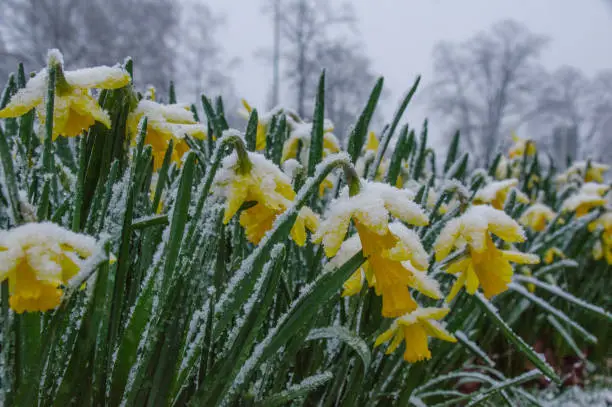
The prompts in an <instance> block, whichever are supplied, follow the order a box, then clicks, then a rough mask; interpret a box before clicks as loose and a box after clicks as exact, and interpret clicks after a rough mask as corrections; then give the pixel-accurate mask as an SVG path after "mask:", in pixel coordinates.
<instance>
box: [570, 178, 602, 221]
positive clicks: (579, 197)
mask: <svg viewBox="0 0 612 407" xmlns="http://www.w3.org/2000/svg"><path fill="white" fill-rule="evenodd" d="M609 190H610V187H609V186H608V185H604V184H597V183H595V182H587V183H586V184H584V185H583V186H582V187H581V188H580V190H579V191H578V193H576V194H574V195H572V196H570V197H569V198H567V199H566V200H565V201H563V205H561V211H563V212H574V211H575V212H576V217H577V218H579V217H581V216H584V215H586V214H587V213H589V211H590V210H591V209H593V208H598V207H602V206H605V205H606V199H605V198H603V196H604V195H605V194H606V193H607V192H608V191H609Z"/></svg>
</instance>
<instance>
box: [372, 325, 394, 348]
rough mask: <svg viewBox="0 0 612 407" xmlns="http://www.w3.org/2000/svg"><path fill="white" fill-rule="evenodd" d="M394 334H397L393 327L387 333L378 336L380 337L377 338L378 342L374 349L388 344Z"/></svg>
mask: <svg viewBox="0 0 612 407" xmlns="http://www.w3.org/2000/svg"><path fill="white" fill-rule="evenodd" d="M394 332H395V329H393V327H391V328H390V329H387V330H386V331H385V332H383V333H381V334H380V335H378V337H377V338H376V342H374V347H375V348H376V347H378V346H380V345H381V344H383V343H385V342H388V341H389V340H390V339H391V337H393V333H394Z"/></svg>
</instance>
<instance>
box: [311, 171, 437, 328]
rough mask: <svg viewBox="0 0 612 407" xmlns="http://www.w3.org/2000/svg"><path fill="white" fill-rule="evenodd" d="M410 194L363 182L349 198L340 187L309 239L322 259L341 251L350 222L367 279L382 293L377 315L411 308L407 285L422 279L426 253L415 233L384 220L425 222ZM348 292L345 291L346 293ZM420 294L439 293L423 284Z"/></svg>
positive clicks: (388, 186) (426, 263)
mask: <svg viewBox="0 0 612 407" xmlns="http://www.w3.org/2000/svg"><path fill="white" fill-rule="evenodd" d="M412 197H413V194H412V193H411V192H410V191H408V190H401V189H397V188H395V187H392V186H390V185H387V184H381V183H377V182H365V183H363V184H362V185H361V187H360V188H359V191H358V192H357V193H355V194H353V195H352V196H349V194H348V192H347V191H345V192H344V193H343V195H342V196H341V197H340V198H339V199H337V200H336V201H334V202H332V204H331V205H330V208H329V209H328V211H327V212H326V214H325V220H324V221H323V222H321V226H320V227H319V229H318V230H317V233H316V234H315V236H314V239H313V240H314V241H315V242H321V243H322V244H323V248H324V250H325V254H326V255H327V257H333V256H335V255H336V254H337V253H338V251H339V250H340V249H341V246H342V243H343V241H344V237H345V236H346V233H347V231H348V228H349V225H350V223H351V220H352V221H353V224H354V226H355V228H356V229H357V233H358V236H359V241H360V243H361V249H362V250H363V254H364V256H365V257H366V258H367V260H368V261H367V267H368V268H369V270H371V274H372V276H373V277H372V278H371V279H370V282H371V284H373V285H374V287H375V289H376V293H377V294H378V295H382V300H383V309H382V314H383V316H386V317H397V316H400V315H403V314H404V313H406V312H408V311H411V310H414V309H415V308H416V303H415V302H414V300H413V299H412V297H411V295H410V292H409V290H408V287H409V286H413V287H415V288H417V289H419V290H421V288H423V287H421V286H420V283H419V280H420V279H421V277H423V278H426V276H424V273H425V270H426V269H427V266H428V262H427V254H426V252H425V250H424V249H423V248H422V246H421V243H420V240H419V238H418V236H417V235H416V234H415V233H414V232H413V231H411V230H409V229H407V228H406V227H405V226H404V225H403V224H400V223H391V222H390V221H389V216H390V215H392V216H394V217H395V218H396V219H398V220H400V221H403V222H406V223H408V224H411V225H417V226H424V225H426V224H427V223H428V218H427V215H425V213H424V211H423V210H422V209H421V207H420V206H419V205H417V204H416V203H415V202H414V201H412ZM421 273H423V274H421ZM366 274H367V273H366ZM354 279H355V280H356V279H357V277H354ZM353 281H354V280H353ZM432 284H433V283H432ZM354 291H355V290H351V289H347V292H354ZM422 292H423V293H424V294H426V295H430V296H432V297H439V290H437V286H436V287H433V288H431V289H430V290H428V289H427V288H423V290H422Z"/></svg>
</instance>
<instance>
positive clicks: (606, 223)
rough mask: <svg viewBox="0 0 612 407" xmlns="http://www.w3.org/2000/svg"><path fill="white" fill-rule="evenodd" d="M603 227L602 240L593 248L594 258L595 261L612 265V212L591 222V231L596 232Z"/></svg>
mask: <svg viewBox="0 0 612 407" xmlns="http://www.w3.org/2000/svg"><path fill="white" fill-rule="evenodd" d="M598 227H601V228H602V229H603V230H602V234H601V238H600V239H599V240H598V241H597V243H595V247H594V248H593V257H594V258H595V260H599V259H602V258H603V259H605V260H606V262H607V263H608V264H611V265H612V212H606V213H604V214H603V215H601V216H600V217H599V218H598V219H597V220H595V221H593V222H591V224H590V225H589V230H590V231H591V232H593V231H595V230H596V229H597V228H598Z"/></svg>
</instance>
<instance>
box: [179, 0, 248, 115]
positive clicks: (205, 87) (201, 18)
mask: <svg viewBox="0 0 612 407" xmlns="http://www.w3.org/2000/svg"><path fill="white" fill-rule="evenodd" d="M224 22H225V21H224V19H223V16H220V15H218V14H216V13H214V12H213V10H211V8H210V7H209V6H208V5H207V4H206V3H205V2H203V1H202V0H184V1H183V3H182V8H181V12H180V19H179V25H180V27H182V28H181V32H180V39H179V40H178V41H177V42H176V44H175V45H174V49H175V52H176V57H175V66H176V74H177V76H176V77H177V78H178V79H179V80H178V81H177V85H178V86H177V87H178V90H179V97H180V98H181V99H182V100H185V101H189V102H197V100H198V98H199V97H200V95H201V94H202V93H205V94H206V95H207V96H209V97H212V96H214V95H218V94H221V95H223V96H224V97H225V99H227V100H228V101H229V99H235V96H234V95H235V90H234V87H233V83H232V79H231V72H232V69H233V68H234V67H235V66H236V65H237V64H238V63H239V61H238V60H232V61H226V60H225V58H224V55H223V52H222V49H221V47H220V46H219V44H218V42H217V41H216V38H217V32H218V30H219V28H220V27H221V26H222V25H223V24H224ZM228 110H229V111H234V110H237V109H228ZM229 111H228V113H229Z"/></svg>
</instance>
